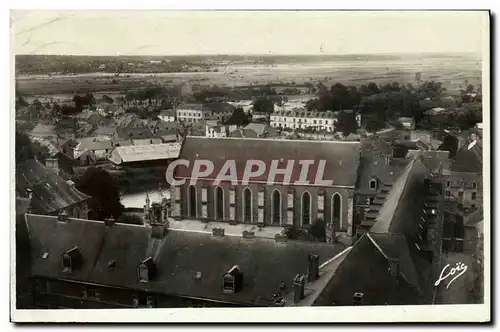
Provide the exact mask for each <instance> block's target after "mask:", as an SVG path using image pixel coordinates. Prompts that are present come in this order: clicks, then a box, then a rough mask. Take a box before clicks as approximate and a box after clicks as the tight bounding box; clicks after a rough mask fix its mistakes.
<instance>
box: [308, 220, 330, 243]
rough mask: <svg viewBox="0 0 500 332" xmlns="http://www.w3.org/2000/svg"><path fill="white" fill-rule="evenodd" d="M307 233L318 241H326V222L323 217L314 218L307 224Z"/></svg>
mask: <svg viewBox="0 0 500 332" xmlns="http://www.w3.org/2000/svg"><path fill="white" fill-rule="evenodd" d="M309 234H310V235H311V236H313V237H314V238H315V239H317V240H320V241H323V242H324V241H326V223H325V221H324V220H323V219H320V218H318V219H316V220H315V221H314V222H313V223H312V224H311V225H310V226H309Z"/></svg>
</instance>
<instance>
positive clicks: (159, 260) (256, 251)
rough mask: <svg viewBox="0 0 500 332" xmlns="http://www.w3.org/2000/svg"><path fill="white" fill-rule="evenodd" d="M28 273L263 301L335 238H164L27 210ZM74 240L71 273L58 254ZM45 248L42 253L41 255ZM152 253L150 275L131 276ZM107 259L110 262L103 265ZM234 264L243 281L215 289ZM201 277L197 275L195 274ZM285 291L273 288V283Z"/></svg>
mask: <svg viewBox="0 0 500 332" xmlns="http://www.w3.org/2000/svg"><path fill="white" fill-rule="evenodd" d="M26 222H27V225H28V229H29V231H30V241H31V256H32V260H33V262H32V273H33V274H34V275H38V276H44V277H52V278H61V279H66V280H78V281H85V282H91V283H96V284H103V285H109V286H114V287H125V288H129V289H137V290H143V291H146V290H147V291H149V292H155V293H162V294H168V295H177V296H185V297H192V298H203V299H212V300H216V301H221V302H226V303H229V302H231V303H240V304H247V305H260V306H268V305H272V304H273V300H272V296H273V293H276V292H280V291H283V292H289V291H290V290H291V288H292V280H293V278H294V277H295V275H296V274H298V273H304V274H306V273H307V266H308V255H309V254H310V253H315V254H318V255H319V257H320V264H321V263H323V262H325V261H327V260H328V259H330V258H332V257H334V256H335V255H336V254H338V253H339V252H341V251H342V250H343V249H344V248H345V246H344V245H342V244H327V243H319V242H296V241H288V242H285V243H280V245H277V244H276V243H275V240H273V239H264V238H255V239H253V240H248V239H242V238H241V237H236V236H225V237H222V238H221V237H213V236H212V235H211V234H207V233H201V232H189V231H175V230H169V231H168V232H167V234H166V235H165V237H164V239H156V238H152V237H151V229H150V228H147V227H144V226H137V225H125V224H118V223H117V224H115V225H114V226H111V227H106V226H105V225H104V222H99V221H89V220H81V219H73V218H69V220H68V222H67V224H60V223H58V221H57V217H47V216H38V215H27V216H26ZM75 245H76V246H78V247H79V249H80V251H81V253H82V257H83V265H82V267H81V268H80V269H76V270H75V271H74V272H72V273H65V272H62V270H61V263H60V259H61V254H62V253H63V252H64V251H65V250H67V249H71V248H73V247H74V246H75ZM44 253H48V256H47V258H45V259H44V258H43V254H44ZM148 257H152V258H153V260H154V261H155V263H156V269H157V270H156V275H155V276H154V277H153V278H152V279H151V280H149V282H148V283H146V284H145V283H140V282H138V280H137V266H138V264H139V263H140V262H142V261H143V260H144V259H146V258H148ZM110 261H115V264H114V267H113V268H109V265H108V263H109V262H110ZM234 265H238V266H239V268H240V271H241V272H242V273H243V287H242V289H241V291H239V292H236V293H235V294H230V295H226V294H223V293H222V276H223V274H224V273H226V272H227V271H228V270H229V269H231V267H232V266H234ZM198 272H199V274H201V278H200V279H199V280H197V279H196V278H195V277H196V275H197V273H198ZM282 281H283V282H284V283H285V289H284V290H280V288H279V284H280V282H282Z"/></svg>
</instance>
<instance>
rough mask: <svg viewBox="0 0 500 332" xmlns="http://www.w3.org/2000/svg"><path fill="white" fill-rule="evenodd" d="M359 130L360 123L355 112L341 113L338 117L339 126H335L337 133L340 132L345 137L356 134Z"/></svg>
mask: <svg viewBox="0 0 500 332" xmlns="http://www.w3.org/2000/svg"><path fill="white" fill-rule="evenodd" d="M357 129H358V122H357V121H356V115H355V114H354V112H344V111H341V112H340V113H339V116H338V121H337V124H336V125H335V131H340V132H342V134H343V135H344V136H347V135H349V134H351V133H355V132H356V130H357Z"/></svg>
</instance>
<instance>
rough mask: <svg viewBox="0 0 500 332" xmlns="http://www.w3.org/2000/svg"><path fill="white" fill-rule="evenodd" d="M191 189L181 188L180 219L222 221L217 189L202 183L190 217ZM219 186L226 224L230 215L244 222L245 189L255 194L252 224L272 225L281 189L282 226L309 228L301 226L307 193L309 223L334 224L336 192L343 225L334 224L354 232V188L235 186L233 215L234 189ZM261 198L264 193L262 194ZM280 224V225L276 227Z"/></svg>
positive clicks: (197, 188) (197, 187) (342, 230)
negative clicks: (290, 206) (275, 197)
mask: <svg viewBox="0 0 500 332" xmlns="http://www.w3.org/2000/svg"><path fill="white" fill-rule="evenodd" d="M188 186H189V184H184V185H182V186H180V217H181V218H185V219H205V218H204V216H206V219H207V220H215V219H217V221H222V220H221V218H216V216H215V208H216V200H215V190H216V187H215V186H213V185H208V186H206V187H205V184H204V183H202V182H199V183H197V184H196V201H197V202H196V203H195V204H196V213H197V215H191V213H190V211H189V200H190V197H189V196H188ZM220 187H221V188H222V189H223V193H224V219H223V221H228V222H229V221H230V220H231V213H233V214H234V220H235V221H237V222H243V213H244V199H243V197H244V196H243V192H244V190H245V189H246V188H249V189H250V190H251V193H252V221H251V222H252V223H255V224H257V223H259V222H263V223H264V224H269V225H270V224H273V223H272V221H273V219H272V216H273V203H272V194H273V192H274V191H275V190H278V191H279V192H280V194H281V224H280V225H291V224H292V223H293V225H295V226H299V227H302V226H303V227H307V225H302V214H301V213H302V212H301V209H302V207H301V199H302V195H303V193H304V192H305V191H308V192H309V193H310V195H311V215H310V223H313V222H314V221H315V220H316V219H317V218H321V217H323V220H325V222H327V223H330V222H331V221H332V208H333V205H332V197H333V195H334V194H335V193H338V194H340V196H341V210H340V214H341V222H340V221H339V222H337V223H336V224H335V229H336V230H337V231H341V232H347V233H349V232H350V231H352V219H353V203H354V202H353V201H354V198H353V189H348V188H324V189H323V188H320V187H309V186H307V187H306V186H293V187H291V186H283V185H273V186H267V185H260V184H249V185H248V186H235V187H234V210H233V212H231V202H230V201H231V198H230V195H231V189H230V188H232V186H231V185H230V184H221V185H220ZM203 188H206V194H207V197H206V202H207V203H206V214H204V211H203V209H204V207H203V203H202V202H203ZM291 188H293V191H292V192H291V194H292V197H293V209H291V211H292V215H291V216H290V217H291V219H290V218H289V217H288V211H289V209H288V194H289V190H290V189H291ZM259 192H263V214H262V215H261V217H260V218H259V208H258V207H259ZM321 192H324V198H323V213H321V209H320V208H319V207H320V205H321V203H320V198H319V195H320V193H321ZM261 195H262V194H261ZM172 197H173V198H174V200H175V189H174V190H173V195H172ZM276 225H277V224H276Z"/></svg>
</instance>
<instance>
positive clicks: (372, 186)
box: [368, 179, 377, 190]
mask: <svg viewBox="0 0 500 332" xmlns="http://www.w3.org/2000/svg"><path fill="white" fill-rule="evenodd" d="M368 185H369V187H370V189H374V190H376V189H377V179H371V180H370V182H369V184H368Z"/></svg>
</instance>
